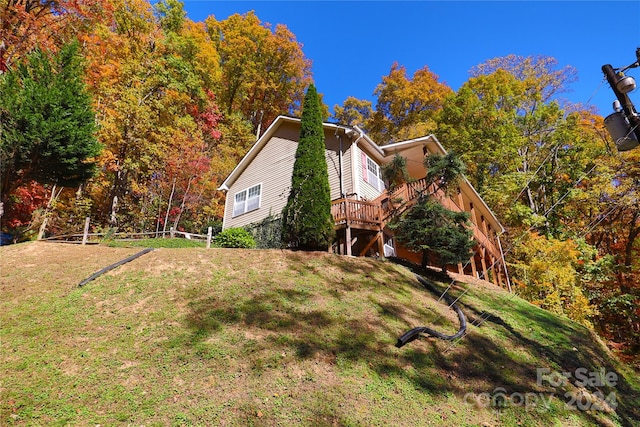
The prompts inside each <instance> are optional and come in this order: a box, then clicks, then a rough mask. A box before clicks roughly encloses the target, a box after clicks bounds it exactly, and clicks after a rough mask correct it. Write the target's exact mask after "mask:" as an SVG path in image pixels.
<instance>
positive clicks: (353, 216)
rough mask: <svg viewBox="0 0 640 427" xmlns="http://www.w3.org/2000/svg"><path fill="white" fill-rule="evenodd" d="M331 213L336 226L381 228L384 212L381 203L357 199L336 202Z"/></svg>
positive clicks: (333, 203) (344, 199)
mask: <svg viewBox="0 0 640 427" xmlns="http://www.w3.org/2000/svg"><path fill="white" fill-rule="evenodd" d="M331 213H332V214H333V218H334V220H335V223H336V225H343V224H347V225H349V226H356V227H358V226H364V227H365V228H370V227H381V225H382V211H381V206H380V204H379V203H376V202H368V201H364V200H355V199H347V198H343V199H338V200H334V201H333V202H332V205H331Z"/></svg>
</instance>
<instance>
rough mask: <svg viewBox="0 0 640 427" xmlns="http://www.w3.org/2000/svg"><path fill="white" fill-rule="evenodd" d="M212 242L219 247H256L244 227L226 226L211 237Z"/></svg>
mask: <svg viewBox="0 0 640 427" xmlns="http://www.w3.org/2000/svg"><path fill="white" fill-rule="evenodd" d="M213 244H214V245H215V246H217V247H219V248H248V249H253V248H255V247H256V241H255V239H254V238H253V236H252V235H251V233H249V232H248V231H247V230H245V229H244V228H227V229H226V230H224V231H222V232H221V233H220V234H218V235H217V236H216V237H214V238H213Z"/></svg>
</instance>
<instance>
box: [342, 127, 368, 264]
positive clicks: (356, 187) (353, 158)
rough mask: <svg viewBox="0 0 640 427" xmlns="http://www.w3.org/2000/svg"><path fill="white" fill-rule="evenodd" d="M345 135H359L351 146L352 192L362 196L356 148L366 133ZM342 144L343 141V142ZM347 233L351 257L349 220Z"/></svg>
mask: <svg viewBox="0 0 640 427" xmlns="http://www.w3.org/2000/svg"><path fill="white" fill-rule="evenodd" d="M356 132H358V133H356ZM345 135H347V137H349V139H351V138H353V137H354V136H355V135H358V137H357V138H356V139H355V141H353V143H352V144H351V183H352V185H353V188H352V192H353V193H356V194H358V195H359V194H360V185H359V184H358V180H357V175H356V170H357V168H356V167H355V165H356V161H357V158H358V155H357V153H356V150H354V148H355V147H357V146H358V141H360V140H361V139H362V138H363V137H364V133H362V131H360V130H358V131H356V130H354V129H347V130H345ZM341 142H342V141H341ZM344 197H345V209H348V207H347V201H346V195H345V196H344ZM344 233H345V236H344V237H345V246H346V248H345V249H346V251H345V252H346V255H347V256H351V255H352V253H351V227H350V226H349V220H348V219H347V225H346V227H345V230H344Z"/></svg>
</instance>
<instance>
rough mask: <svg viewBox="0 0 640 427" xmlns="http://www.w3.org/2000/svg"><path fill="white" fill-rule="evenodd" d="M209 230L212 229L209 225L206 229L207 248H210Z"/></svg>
mask: <svg viewBox="0 0 640 427" xmlns="http://www.w3.org/2000/svg"><path fill="white" fill-rule="evenodd" d="M211 231H212V228H211V227H209V228H208V229H207V249H209V248H211Z"/></svg>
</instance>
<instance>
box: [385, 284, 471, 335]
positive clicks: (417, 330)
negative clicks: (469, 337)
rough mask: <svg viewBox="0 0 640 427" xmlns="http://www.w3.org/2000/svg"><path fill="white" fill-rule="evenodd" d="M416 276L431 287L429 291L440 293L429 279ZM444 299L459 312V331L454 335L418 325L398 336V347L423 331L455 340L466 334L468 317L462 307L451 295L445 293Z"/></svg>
mask: <svg viewBox="0 0 640 427" xmlns="http://www.w3.org/2000/svg"><path fill="white" fill-rule="evenodd" d="M416 277H417V279H418V281H419V282H420V283H422V284H423V285H424V287H425V288H427V289H429V291H431V292H432V293H433V294H435V295H436V296H439V295H440V291H438V289H436V288H435V287H434V286H433V285H432V284H431V283H430V282H428V281H427V280H425V279H423V278H422V277H420V276H416ZM443 299H444V300H445V301H446V303H447V304H449V306H450V307H451V308H452V309H454V310H455V311H456V312H457V313H458V320H459V321H460V329H458V332H456V333H455V334H453V335H446V334H443V333H442V332H438V331H436V330H433V329H431V328H428V327H426V326H418V327H417V328H413V329H411V330H409V331H407V332H405V333H404V334H402V336H401V337H400V338H398V342H397V343H396V347H398V348H400V347H402V346H403V345H405V344H406V343H408V342H411V341H413V340H415V339H416V338H418V337H419V336H420V334H421V333H425V334H428V335H431V336H433V337H436V338H440V339H443V340H446V341H453V340H455V339H457V338H460V337H461V336H463V335H464V334H465V332H466V331H467V319H466V318H465V317H464V313H463V312H462V310H461V309H460V307H458V304H456V303H455V301H454V300H452V299H451V297H450V296H449V295H447V294H444V295H443Z"/></svg>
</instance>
